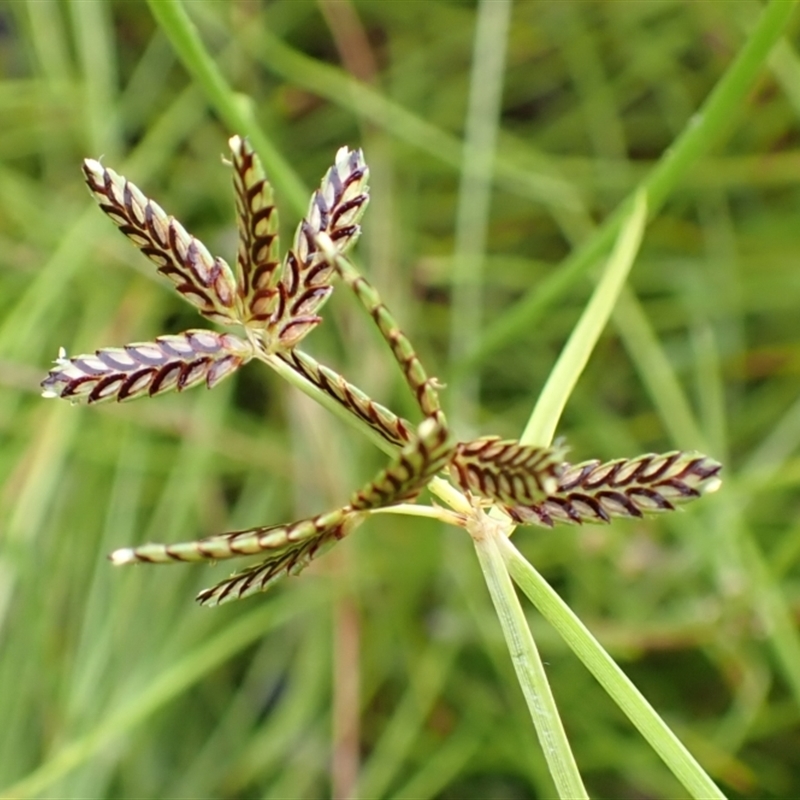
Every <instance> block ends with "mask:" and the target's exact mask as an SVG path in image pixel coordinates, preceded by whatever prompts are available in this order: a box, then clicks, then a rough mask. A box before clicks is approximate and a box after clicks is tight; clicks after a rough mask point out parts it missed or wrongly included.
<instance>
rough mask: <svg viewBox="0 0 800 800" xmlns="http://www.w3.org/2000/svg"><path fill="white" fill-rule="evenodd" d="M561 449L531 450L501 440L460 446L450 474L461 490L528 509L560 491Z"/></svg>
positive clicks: (518, 444)
mask: <svg viewBox="0 0 800 800" xmlns="http://www.w3.org/2000/svg"><path fill="white" fill-rule="evenodd" d="M563 457H564V451H563V449H562V448H561V447H555V448H548V447H531V446H529V445H523V444H520V442H518V441H514V440H501V439H500V437H499V436H484V437H483V438H481V439H475V440H474V441H472V442H461V443H459V444H458V445H457V446H456V451H455V454H454V456H453V459H452V461H451V462H450V467H451V469H450V473H451V475H453V476H454V477H455V478H456V480H457V482H458V484H459V485H460V486H461V488H462V489H464V490H465V491H468V492H472V494H476V495H479V496H480V497H484V498H486V499H488V500H491V501H493V502H499V503H505V504H510V505H514V506H516V505H520V506H528V505H531V504H533V503H536V502H539V501H541V500H544V499H545V497H546V496H547V495H548V494H552V493H553V492H555V491H556V490H557V488H558V485H559V482H558V474H559V467H560V465H561V462H562V459H563Z"/></svg>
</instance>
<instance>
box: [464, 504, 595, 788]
mask: <svg viewBox="0 0 800 800" xmlns="http://www.w3.org/2000/svg"><path fill="white" fill-rule="evenodd" d="M484 519H485V522H484V524H483V526H482V531H480V533H479V534H477V535H476V533H473V542H474V544H475V552H476V553H477V554H478V560H479V561H480V564H481V570H482V571H483V576H484V579H485V580H486V585H487V587H488V588H489V593H490V594H491V596H492V602H493V603H494V607H495V610H496V611H497V616H498V617H499V619H500V625H501V627H502V628H503V635H504V636H505V639H506V644H507V645H508V650H509V653H510V654H511V661H512V663H513V664H514V671H515V672H516V673H517V679H518V680H519V684H520V687H521V688H522V693H523V694H524V695H525V702H526V703H527V704H528V710H529V711H530V714H531V718H532V719H533V724H534V726H535V727H536V734H537V736H538V737H539V743H540V744H541V747H542V751H543V752H544V757H545V759H546V760H547V765H548V768H549V770H550V775H551V776H552V778H553V781H554V783H555V785H556V790H557V792H558V796H559V797H562V798H570V800H572V799H573V798H576V799H577V798H582V797H585V798H588V794H587V793H586V789H585V788H584V785H583V780H582V779H581V775H580V772H578V765H577V764H576V763H575V757H574V756H573V754H572V749H571V748H570V745H569V741H568V740H567V735H566V733H565V731H564V726H563V725H562V723H561V717H560V716H559V713H558V707H557V706H556V702H555V698H554V697H553V694H552V691H551V690H550V684H549V683H548V681H547V675H546V673H545V670H544V665H543V664H542V660H541V657H540V656H539V651H538V650H537V648H536V643H535V642H534V640H533V636H532V635H531V631H530V628H529V627H528V621H527V620H526V619H525V612H524V611H523V610H522V606H521V605H520V602H519V597H517V592H516V589H514V584H513V583H512V582H511V577H510V576H509V572H508V568H507V566H506V563H505V561H504V560H503V556H502V555H501V549H500V548H501V545H502V542H503V541H505V540H506V534H505V532H503V530H502V529H501V526H500V525H499V524H492V523H490V522H489V521H488V518H484ZM471 532H472V531H471Z"/></svg>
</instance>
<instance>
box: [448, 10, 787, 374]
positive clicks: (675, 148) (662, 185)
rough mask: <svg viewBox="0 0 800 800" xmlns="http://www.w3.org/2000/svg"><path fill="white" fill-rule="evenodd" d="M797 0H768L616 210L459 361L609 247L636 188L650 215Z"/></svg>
mask: <svg viewBox="0 0 800 800" xmlns="http://www.w3.org/2000/svg"><path fill="white" fill-rule="evenodd" d="M794 6H795V0H771V2H770V3H769V5H767V6H766V8H765V9H764V11H763V12H762V14H761V17H760V18H759V20H758V23H757V25H756V26H755V28H754V29H753V32H752V33H751V35H750V37H749V38H748V40H747V42H746V43H745V45H744V47H742V49H741V50H740V51H739V54H738V55H737V56H736V58H735V59H734V60H733V62H732V63H731V65H730V67H728V69H727V71H726V72H725V74H724V75H723V76H722V78H721V79H720V80H719V82H718V83H717V85H716V86H715V87H714V89H713V91H712V92H711V94H710V95H709V96H708V99H707V100H706V101H705V103H703V106H702V107H701V108H700V110H699V111H698V112H697V113H696V114H694V115H693V116H692V118H691V119H690V120H689V121H688V122H687V124H686V127H685V128H684V130H683V132H682V133H681V135H680V136H679V137H678V138H677V139H676V140H675V142H674V144H673V145H672V146H671V147H670V148H669V149H668V150H667V151H666V153H664V155H663V156H662V158H661V159H660V161H659V162H658V164H656V166H655V167H654V168H653V170H652V171H651V172H650V174H649V175H648V176H647V177H646V178H645V179H644V180H643V181H642V182H641V183H640V184H639V186H638V187H637V188H636V190H634V191H633V192H631V194H630V195H628V197H627V198H626V199H625V200H624V201H623V202H622V203H621V204H620V205H619V206H618V207H617V210H616V211H615V212H614V213H613V214H612V215H611V216H610V217H608V219H607V220H606V221H605V223H604V224H603V225H602V226H601V227H600V228H598V230H597V232H596V233H595V234H594V235H593V236H592V237H591V238H590V239H589V240H588V241H587V242H585V243H584V244H583V245H582V246H581V247H578V248H577V249H575V250H574V251H573V252H572V253H571V254H570V255H569V256H568V257H567V258H566V259H565V261H564V262H563V263H562V265H561V268H560V269H559V270H558V271H557V272H555V273H554V274H553V276H552V277H551V278H549V279H548V280H546V281H544V282H543V283H541V284H539V285H537V286H536V287H535V288H534V289H531V290H530V291H529V292H528V294H526V295H525V297H523V298H522V300H520V301H519V302H518V303H517V305H516V306H514V307H512V308H511V309H509V310H508V311H507V312H506V313H504V314H503V315H502V317H499V318H498V319H497V320H496V321H495V322H494V323H493V324H492V325H491V326H489V327H488V328H487V329H486V331H485V332H484V335H483V339H482V341H481V343H480V346H479V347H478V348H476V349H475V350H474V351H473V352H472V353H471V354H470V355H469V356H468V357H467V358H466V359H465V360H464V361H462V362H461V364H460V365H459V369H460V370H466V369H468V368H470V367H472V366H474V365H475V364H477V363H480V362H482V361H484V360H485V359H486V358H487V356H489V355H490V354H491V353H493V352H495V351H496V350H498V349H499V348H501V347H503V346H504V345H505V344H507V343H508V342H510V341H512V340H513V339H514V338H515V337H516V336H517V335H519V334H520V333H522V332H523V331H524V330H526V329H529V328H530V327H531V326H532V325H533V324H534V322H535V321H536V320H538V319H539V318H540V317H541V315H542V313H543V312H544V311H545V310H546V309H547V308H548V307H550V306H551V305H552V304H553V303H554V302H555V301H556V300H557V299H558V298H559V297H561V296H562V295H563V294H564V292H566V291H567V289H569V287H570V286H572V285H573V284H574V283H575V281H576V280H577V279H578V278H579V277H580V276H581V275H582V274H583V273H585V272H586V271H587V270H588V269H589V268H590V267H591V266H592V264H594V263H596V261H597V260H598V259H599V258H600V257H601V256H602V254H603V252H604V251H605V250H606V249H607V248H608V247H610V246H611V243H612V242H613V241H614V237H615V236H616V235H617V232H618V231H619V229H620V228H621V226H622V225H623V223H624V222H625V220H626V219H627V218H628V217H629V215H630V213H631V210H632V207H633V205H634V199H635V197H636V194H637V192H638V191H641V190H643V191H644V192H645V194H646V195H647V202H648V208H649V213H650V215H651V216H652V215H654V214H656V213H657V212H658V210H659V209H660V208H661V206H662V205H663V203H664V201H665V200H666V199H667V197H669V195H670V194H671V193H672V192H673V191H674V190H675V189H676V188H677V187H678V186H679V184H680V183H681V181H682V180H683V179H684V178H685V177H686V174H687V173H688V171H689V169H690V168H691V167H692V166H693V165H694V164H695V163H696V162H697V161H698V159H699V158H700V157H701V156H703V155H704V154H705V153H707V152H708V150H709V149H710V148H711V147H712V145H714V144H715V143H717V142H718V141H719V140H720V139H721V138H722V136H723V134H724V133H725V131H726V130H727V129H728V128H729V127H730V125H731V122H732V121H733V119H734V118H735V117H736V115H737V113H738V112H739V110H740V108H741V106H742V104H743V103H744V102H745V98H746V95H747V92H748V91H749V89H750V87H751V86H752V84H753V81H755V79H756V78H757V77H758V75H759V73H760V72H761V69H762V68H763V65H764V62H765V61H766V60H767V58H768V56H769V54H770V51H771V50H772V48H773V46H774V45H775V43H776V42H777V41H778V39H779V38H780V36H781V34H782V33H783V31H784V30H785V29H786V26H787V24H788V22H789V18H790V17H791V15H792V11H793V10H794Z"/></svg>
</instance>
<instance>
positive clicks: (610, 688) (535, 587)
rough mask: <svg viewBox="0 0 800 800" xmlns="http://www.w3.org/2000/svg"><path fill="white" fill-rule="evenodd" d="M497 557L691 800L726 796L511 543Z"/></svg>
mask: <svg viewBox="0 0 800 800" xmlns="http://www.w3.org/2000/svg"><path fill="white" fill-rule="evenodd" d="M496 546H497V548H498V552H499V557H500V558H501V559H502V560H503V562H504V566H505V567H507V569H508V571H509V573H510V575H511V577H512V578H513V579H514V581H515V582H516V584H517V585H518V586H519V587H520V589H522V591H523V592H524V593H525V594H526V595H527V597H528V598H529V599H530V601H531V602H532V603H533V604H534V605H535V606H536V608H537V609H538V610H539V612H540V613H541V614H542V616H543V617H544V618H545V619H546V620H547V621H548V622H549V623H550V624H551V625H552V626H553V627H554V628H555V629H556V630H557V631H558V633H559V634H560V635H561V637H562V638H563V639H564V641H565V642H566V643H567V645H568V646H569V647H570V649H571V650H572V651H573V652H574V653H575V655H576V656H578V658H579V659H580V660H581V661H582V662H583V664H584V665H585V666H586V668H587V669H588V670H589V671H590V672H591V673H592V675H594V677H595V678H597V680H598V682H599V683H600V685H601V686H602V687H603V688H604V689H605V690H606V692H608V694H609V696H610V697H611V698H612V699H613V700H614V702H615V703H616V704H617V705H618V706H619V707H620V708H621V709H622V711H623V712H624V713H625V715H626V716H627V717H628V719H630V721H631V722H632V723H633V724H634V725H635V726H636V728H637V729H638V730H639V732H640V733H641V734H642V736H644V738H645V739H646V740H647V741H648V743H649V744H650V746H651V747H652V748H653V749H654V750H655V751H656V753H658V755H659V756H660V757H661V759H662V760H663V761H664V763H665V764H666V765H667V767H669V769H670V771H671V772H672V773H673V775H675V777H676V778H677V779H678V780H679V781H680V782H681V783H682V784H683V786H684V787H685V788H686V790H687V791H688V792H689V793H690V794H691V796H692V797H695V798H698V800H699V799H700V798H703V800H707V799H708V798H717V800H724V797H725V795H724V794H722V792H721V791H720V790H719V788H718V787H717V786H716V784H715V783H714V782H713V781H712V780H711V778H710V777H709V776H708V775H707V774H706V772H705V771H704V770H703V768H702V767H701V766H700V764H698V763H697V761H696V760H695V758H694V756H692V754H691V753H690V752H689V751H688V750H687V749H686V747H684V745H683V744H682V743H681V742H680V741H679V739H678V737H677V736H675V734H674V733H673V732H672V731H671V730H670V729H669V728H668V727H667V724H666V723H665V722H664V720H663V719H661V717H660V716H659V715H658V713H657V712H656V711H655V709H654V708H653V707H652V706H651V705H650V703H648V702H647V700H645V698H644V697H643V696H642V694H641V692H639V690H638V689H637V688H636V687H635V686H634V685H633V683H632V682H631V680H630V679H629V678H628V677H627V675H625V673H624V672H623V671H622V670H621V669H620V667H619V666H618V665H617V664H616V662H615V661H614V659H613V658H611V656H610V655H609V654H608V653H607V652H606V651H605V650H604V649H603V647H602V645H601V644H600V643H599V642H598V641H597V639H595V638H594V636H592V634H591V632H590V631H589V630H588V628H586V626H585V625H584V624H583V623H582V622H581V621H580V619H578V617H577V616H576V615H575V614H574V613H573V611H572V610H571V609H570V607H569V606H568V605H567V604H566V603H565V602H564V601H563V600H562V599H561V598H560V597H559V596H558V593H557V592H556V591H555V590H554V589H553V588H552V587H551V586H550V585H549V584H548V583H547V581H546V580H545V579H544V578H543V577H542V576H541V575H540V574H539V573H538V572H537V571H536V570H535V569H534V568H533V566H531V564H530V563H529V562H528V561H527V560H526V559H525V558H524V557H523V556H522V554H521V553H520V552H519V550H517V548H516V547H514V545H513V544H512V542H511V541H510V540H509V539H508V538H506V537H502V538H499V539H498V540H497V545H496Z"/></svg>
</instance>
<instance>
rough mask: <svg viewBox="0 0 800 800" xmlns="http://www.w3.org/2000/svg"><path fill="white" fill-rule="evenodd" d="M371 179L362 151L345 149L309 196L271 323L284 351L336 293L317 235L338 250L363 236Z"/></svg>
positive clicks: (314, 323)
mask: <svg viewBox="0 0 800 800" xmlns="http://www.w3.org/2000/svg"><path fill="white" fill-rule="evenodd" d="M368 177H369V170H368V169H367V166H366V164H365V163H364V157H363V155H362V153H361V151H360V150H355V151H351V150H348V149H347V148H346V147H342V148H340V149H339V151H338V152H337V153H336V160H335V163H334V165H333V167H331V168H330V169H329V170H328V172H327V173H326V175H325V177H324V178H323V179H322V183H321V185H320V188H319V189H318V190H317V191H315V192H314V194H313V196H312V197H311V202H310V204H309V207H308V213H307V215H306V217H305V218H304V219H303V220H302V221H301V222H300V225H299V226H298V228H297V232H296V233H295V237H294V243H293V246H292V249H290V250H289V251H288V252H287V254H286V257H285V259H284V262H283V271H282V275H281V280H280V284H279V297H280V299H279V304H278V308H277V310H276V311H275V314H274V317H273V322H272V323H271V327H272V328H273V329H274V334H273V335H274V340H275V342H276V343H278V344H279V345H280V348H281V349H285V350H289V349H291V348H292V347H294V346H295V345H297V344H298V343H299V341H300V340H301V339H302V338H303V337H305V336H306V335H307V334H308V333H309V332H310V331H311V330H312V329H313V328H314V327H316V326H317V325H318V324H319V323H320V322H321V318H320V317H319V316H317V314H316V312H317V311H318V310H319V309H320V308H321V306H322V304H323V303H324V302H325V301H326V300H327V299H328V297H329V296H330V293H331V292H332V291H333V287H332V286H331V285H330V278H331V274H332V272H333V265H332V264H331V263H330V262H329V260H328V259H326V258H325V257H324V256H323V255H322V254H321V253H320V250H319V246H318V244H317V236H318V235H319V234H320V233H324V234H326V235H327V236H328V237H329V238H330V239H331V241H332V242H333V243H334V245H335V247H336V249H337V251H338V252H340V253H344V252H346V251H347V250H349V249H350V248H351V247H352V246H353V245H354V244H355V242H356V240H357V239H358V237H359V235H360V234H361V227H360V226H359V224H358V221H359V220H360V219H361V216H362V214H363V213H364V209H365V208H366V206H367V203H368V201H369V194H368V191H369V190H368V187H367V180H368Z"/></svg>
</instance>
